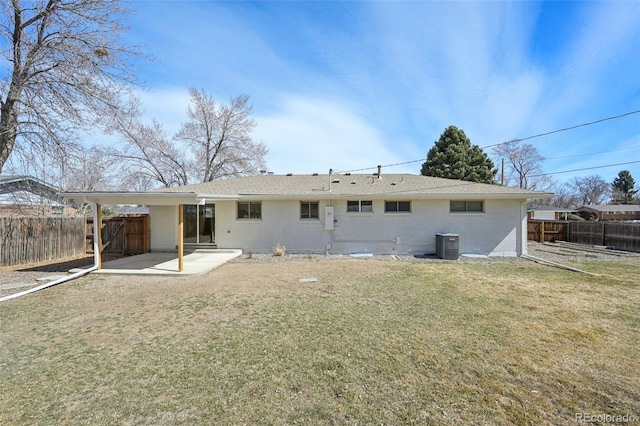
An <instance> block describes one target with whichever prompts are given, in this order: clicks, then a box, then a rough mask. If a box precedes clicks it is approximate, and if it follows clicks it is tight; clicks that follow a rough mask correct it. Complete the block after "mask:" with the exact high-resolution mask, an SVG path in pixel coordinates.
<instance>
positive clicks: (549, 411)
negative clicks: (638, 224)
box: [0, 259, 640, 424]
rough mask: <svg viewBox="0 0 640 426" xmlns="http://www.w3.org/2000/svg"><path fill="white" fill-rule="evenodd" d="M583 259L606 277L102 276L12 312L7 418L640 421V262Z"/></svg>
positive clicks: (270, 272) (259, 270)
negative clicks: (603, 417)
mask: <svg viewBox="0 0 640 426" xmlns="http://www.w3.org/2000/svg"><path fill="white" fill-rule="evenodd" d="M579 266H580V267H582V268H583V269H587V270H590V271H593V272H597V273H600V274H602V276H600V277H594V276H589V275H580V274H576V273H572V272H568V271H562V270H558V269H552V268H548V267H543V266H539V265H535V264H531V263H524V262H513V263H486V264H460V263H424V264H413V263H399V262H393V261H377V260H370V259H368V260H345V261H332V262H322V261H312V260H310V261H305V262H292V263H278V264H258V263H257V264H228V265H225V266H224V267H221V268H219V269H218V270H215V271H213V272H211V273H209V274H207V275H205V276H202V277H197V278H190V279H169V278H166V279H151V278H126V279H122V278H116V277H110V278H103V277H100V276H89V277H87V278H84V279H82V280H78V281H75V282H71V283H68V284H65V285H64V286H60V287H57V288H55V289H51V290H47V291H44V292H42V293H38V294H35V295H33V296H31V297H27V298H23V299H18V300H15V301H11V302H8V303H5V304H3V305H0V315H1V316H0V318H1V319H2V324H1V329H2V342H1V343H2V344H1V345H0V355H1V360H2V361H1V363H2V365H1V369H0V381H1V383H2V384H3V385H2V387H1V391H0V392H1V395H0V423H2V424H52V423H74V424H75V423H91V424H110V423H123V424H211V423H218V424H296V423H312V424H343V423H346V424H411V423H437V424H458V423H465V424H469V423H474V424H489V423H490V424H571V423H574V422H575V414H576V413H583V412H588V413H593V414H597V413H603V414H611V415H617V414H618V415H624V414H631V415H635V416H640V406H639V404H638V401H640V391H639V389H640V378H639V375H638V371H639V370H640V361H639V359H638V356H637V348H638V347H640V313H639V311H638V309H639V308H638V306H639V304H638V301H639V300H638V297H639V296H638V294H639V290H640V286H639V284H638V279H637V277H638V276H640V263H638V262H635V263H624V262H591V263H583V264H580V265H579ZM309 277H314V278H318V281H317V282H315V283H301V282H299V279H300V278H309Z"/></svg>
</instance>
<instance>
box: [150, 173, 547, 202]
mask: <svg viewBox="0 0 640 426" xmlns="http://www.w3.org/2000/svg"><path fill="white" fill-rule="evenodd" d="M159 191H160V192H193V193H197V194H198V195H202V196H206V195H207V194H211V195H237V196H247V197H250V196H262V197H265V198H266V197H269V198H276V197H284V198H291V197H314V198H345V197H355V196H370V197H372V198H376V197H403V196H404V197H409V196H411V197H412V198H438V197H447V198H451V197H453V198H455V197H482V198H487V197H489V198H518V199H530V198H549V197H551V196H552V195H553V194H551V193H548V192H538V191H529V190H525V189H519V188H510V187H506V186H501V185H490V184H483V183H474V182H467V181H461V180H453V179H442V178H434V177H427V176H421V175H412V174H384V175H382V176H381V177H380V178H378V177H377V176H376V175H370V174H353V175H346V174H345V175H339V174H332V175H331V176H329V175H328V174H324V175H272V174H266V175H255V176H247V177H241V178H235V179H227V180H218V181H213V182H207V183H200V184H194V185H186V186H180V187H175V188H165V189H162V190H159Z"/></svg>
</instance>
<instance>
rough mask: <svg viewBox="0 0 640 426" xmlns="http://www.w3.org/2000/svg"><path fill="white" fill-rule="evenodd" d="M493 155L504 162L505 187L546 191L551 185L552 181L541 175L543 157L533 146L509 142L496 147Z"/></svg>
mask: <svg viewBox="0 0 640 426" xmlns="http://www.w3.org/2000/svg"><path fill="white" fill-rule="evenodd" d="M493 154H494V155H495V156H496V157H501V158H504V159H505V160H506V161H505V163H506V164H505V165H506V167H505V184H506V185H512V186H517V187H518V188H523V189H531V190H540V191H546V190H548V189H550V187H551V186H552V185H553V181H552V180H551V179H550V178H549V177H548V176H545V175H543V170H542V163H543V162H544V157H543V156H542V155H540V153H539V152H538V150H537V148H536V147H535V146H533V145H531V144H521V143H520V142H518V141H511V142H507V143H503V144H501V145H498V146H496V147H495V148H494V149H493Z"/></svg>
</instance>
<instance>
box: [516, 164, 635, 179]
mask: <svg viewBox="0 0 640 426" xmlns="http://www.w3.org/2000/svg"><path fill="white" fill-rule="evenodd" d="M635 163H640V161H628V162H626V163H617V164H607V165H606V166H593V167H585V168H583V169H573V170H562V171H559V172H551V173H539V174H537V175H529V177H538V176H548V175H557V174H560V173H571V172H582V171H584V170H594V169H604V168H605V167H614V166H624V165H626V164H635Z"/></svg>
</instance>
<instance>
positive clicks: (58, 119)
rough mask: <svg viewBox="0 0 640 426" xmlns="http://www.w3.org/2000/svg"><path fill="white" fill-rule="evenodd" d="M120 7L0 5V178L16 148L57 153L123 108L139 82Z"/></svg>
mask: <svg viewBox="0 0 640 426" xmlns="http://www.w3.org/2000/svg"><path fill="white" fill-rule="evenodd" d="M127 13H128V11H127V9H126V8H125V7H124V6H123V5H122V4H121V2H120V0H90V1H89V0H11V1H9V0H0V44H2V46H3V48H2V50H1V51H0V55H2V57H3V59H4V61H5V64H6V65H7V66H6V67H5V68H3V70H2V71H1V72H2V74H0V97H1V99H0V171H1V170H2V167H3V166H4V164H5V163H6V161H7V159H8V158H9V156H10V155H11V153H12V152H13V150H14V148H15V147H16V144H25V145H31V146H32V147H34V148H35V149H40V150H44V151H47V150H51V149H53V148H54V147H56V146H62V145H64V144H67V143H70V142H73V141H74V140H75V139H76V130H78V129H80V128H83V127H86V126H94V125H95V124H96V123H97V122H100V120H101V118H103V117H106V116H109V115H110V114H111V113H112V112H113V111H115V110H119V109H121V108H122V107H123V104H122V99H123V98H124V97H126V95H128V91H129V89H128V87H129V85H130V84H131V83H134V82H135V76H134V75H133V73H132V72H131V71H132V68H131V67H130V65H129V62H128V61H127V60H128V59H129V58H130V57H131V56H132V55H134V56H139V55H138V53H137V52H136V49H135V48H132V47H128V46H125V45H123V44H122V38H121V34H122V32H123V31H124V30H125V27H124V26H123V24H122V21H123V16H124V15H126V14H127Z"/></svg>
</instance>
